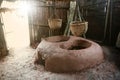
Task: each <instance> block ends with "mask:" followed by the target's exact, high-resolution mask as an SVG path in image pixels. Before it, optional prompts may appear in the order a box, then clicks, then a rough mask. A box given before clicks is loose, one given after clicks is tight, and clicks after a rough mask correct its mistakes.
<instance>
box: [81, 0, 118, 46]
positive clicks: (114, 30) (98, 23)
mask: <svg viewBox="0 0 120 80" xmlns="http://www.w3.org/2000/svg"><path fill="white" fill-rule="evenodd" d="M119 6H120V1H118V0H111V2H110V6H109V13H108V19H107V25H106V27H105V23H106V14H107V0H85V2H84V5H83V6H81V12H82V14H83V16H84V18H85V19H86V20H87V21H88V22H89V29H88V32H87V38H89V39H92V40H95V41H99V42H102V43H105V44H108V45H115V43H116V39H117V35H118V32H120V23H119V21H120V19H119V17H120V15H119V14H120V7H119ZM105 28H106V32H105ZM104 35H105V38H104Z"/></svg>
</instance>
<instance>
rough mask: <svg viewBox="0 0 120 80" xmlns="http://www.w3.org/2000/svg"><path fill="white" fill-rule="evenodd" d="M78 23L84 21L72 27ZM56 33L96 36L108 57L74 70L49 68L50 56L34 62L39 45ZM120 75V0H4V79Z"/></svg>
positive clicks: (113, 79)
mask: <svg viewBox="0 0 120 80" xmlns="http://www.w3.org/2000/svg"><path fill="white" fill-rule="evenodd" d="M52 21H54V22H52ZM79 22H80V23H79ZM82 22H83V23H82ZM72 23H73V24H72ZM75 23H78V25H85V27H83V28H80V30H79V28H76V29H74V30H76V31H72V30H73V28H72V27H71V26H73V27H74V26H75V25H74V24H75ZM82 30H83V31H82ZM77 31H78V33H77ZM53 36H67V37H70V36H77V37H79V38H81V37H82V38H83V39H86V40H90V41H93V42H95V43H97V44H98V45H100V47H101V48H102V50H103V54H104V61H103V62H102V63H101V64H99V65H96V66H94V67H92V68H88V69H85V70H80V71H78V72H72V73H54V72H50V71H47V70H46V69H45V67H44V66H46V64H47V63H46V62H44V63H46V64H45V65H44V66H43V65H37V66H36V65H35V64H34V60H35V58H36V52H37V51H38V48H42V47H41V46H38V45H40V43H41V42H42V41H43V40H44V39H46V38H48V37H53ZM53 39H54V38H53ZM46 40H47V39H46ZM56 42H57V41H56ZM58 43H59V41H58ZM53 44H54V43H53ZM71 44H72V43H71ZM73 44H74V43H73ZM57 46H58V45H57ZM66 46H67V45H66ZM68 46H69V45H68ZM50 47H52V46H50ZM62 47H64V46H62ZM45 48H46V47H45ZM46 49H47V48H46ZM55 49H56V48H55ZM68 50H69V49H68ZM93 50H96V48H94V49H93ZM47 51H49V50H46V52H47ZM53 52H54V51H53ZM59 52H60V51H59ZM89 52H90V51H88V53H89ZM38 53H39V52H38ZM50 56H51V55H50ZM93 56H96V55H93ZM38 57H39V56H38ZM88 61H89V60H88ZM86 62H87V61H86ZM51 65H52V64H51ZM61 65H64V64H61ZM68 67H69V66H68ZM119 79H120V0H0V80H119Z"/></svg>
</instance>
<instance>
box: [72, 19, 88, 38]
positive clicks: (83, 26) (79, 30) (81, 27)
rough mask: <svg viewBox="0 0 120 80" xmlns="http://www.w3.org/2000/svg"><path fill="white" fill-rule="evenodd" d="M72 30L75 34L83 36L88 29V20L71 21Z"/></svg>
mask: <svg viewBox="0 0 120 80" xmlns="http://www.w3.org/2000/svg"><path fill="white" fill-rule="evenodd" d="M70 30H71V32H72V34H73V35H74V36H82V35H83V34H85V33H86V32H87V30H88V22H80V21H73V22H71V23H70Z"/></svg>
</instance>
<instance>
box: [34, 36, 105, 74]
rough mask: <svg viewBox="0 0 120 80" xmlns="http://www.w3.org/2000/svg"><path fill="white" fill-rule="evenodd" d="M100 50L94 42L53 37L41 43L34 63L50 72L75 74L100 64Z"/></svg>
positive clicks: (77, 38) (102, 57) (79, 38)
mask: <svg viewBox="0 0 120 80" xmlns="http://www.w3.org/2000/svg"><path fill="white" fill-rule="evenodd" d="M103 59H104V55H103V51H102V48H101V47H100V46H99V45H98V44H97V43H95V42H93V41H90V40H87V39H84V38H81V37H75V36H70V37H67V36H53V37H48V38H45V39H43V40H42V41H41V43H40V44H39V45H38V47H37V49H36V60H35V63H37V64H43V65H44V66H45V69H46V70H48V71H52V72H76V71H81V70H83V69H86V68H90V67H94V66H96V65H97V64H100V63H101V62H102V61H103Z"/></svg>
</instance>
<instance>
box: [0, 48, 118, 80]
mask: <svg viewBox="0 0 120 80" xmlns="http://www.w3.org/2000/svg"><path fill="white" fill-rule="evenodd" d="M103 49H104V52H105V61H104V62H103V63H102V64H100V65H98V66H96V67H94V68H91V69H87V70H84V71H81V72H76V73H51V72H48V71H46V70H45V69H44V66H42V65H39V67H35V65H34V64H33V60H34V52H35V49H32V48H30V47H26V48H21V49H16V50H10V54H9V55H8V56H7V57H5V58H4V59H2V60H0V80H120V71H119V67H120V52H119V51H117V50H115V49H114V48H108V47H103Z"/></svg>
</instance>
